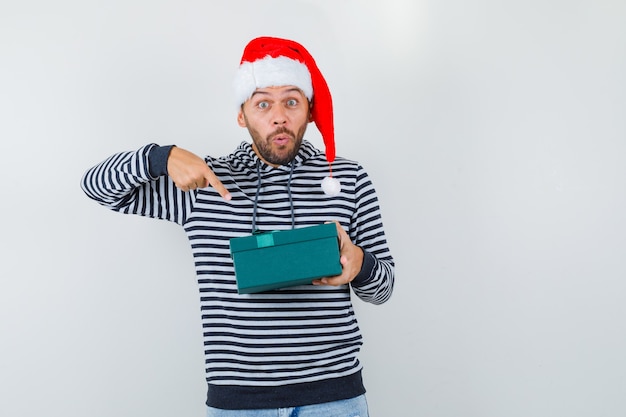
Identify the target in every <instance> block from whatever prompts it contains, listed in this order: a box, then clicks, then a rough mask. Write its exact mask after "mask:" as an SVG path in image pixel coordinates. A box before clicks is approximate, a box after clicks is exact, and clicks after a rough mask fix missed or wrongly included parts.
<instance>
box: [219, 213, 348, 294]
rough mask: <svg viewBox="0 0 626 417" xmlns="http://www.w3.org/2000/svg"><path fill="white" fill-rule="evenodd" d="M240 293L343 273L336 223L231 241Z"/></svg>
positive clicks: (307, 282)
mask: <svg viewBox="0 0 626 417" xmlns="http://www.w3.org/2000/svg"><path fill="white" fill-rule="evenodd" d="M230 254H231V257H232V258H233V263H234V264H235V278H236V280H237V291H238V292H239V294H250V293H257V292H263V291H269V290H274V289H279V288H285V287H291V286H294V285H304V284H310V283H311V281H313V280H314V279H317V278H322V277H328V276H333V275H339V274H341V263H340V262H339V243H338V240H337V226H336V225H335V223H325V224H320V225H318V226H308V227H303V228H300V229H292V230H283V231H274V232H264V233H258V234H253V235H252V236H245V237H237V238H233V239H231V240H230Z"/></svg>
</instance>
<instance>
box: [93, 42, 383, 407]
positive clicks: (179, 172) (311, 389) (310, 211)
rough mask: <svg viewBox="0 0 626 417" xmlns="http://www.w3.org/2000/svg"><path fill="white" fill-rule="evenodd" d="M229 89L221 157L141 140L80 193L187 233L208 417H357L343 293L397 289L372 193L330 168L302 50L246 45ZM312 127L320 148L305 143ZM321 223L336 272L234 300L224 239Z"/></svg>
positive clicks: (328, 103)
mask: <svg viewBox="0 0 626 417" xmlns="http://www.w3.org/2000/svg"><path fill="white" fill-rule="evenodd" d="M234 86H235V92H236V95H237V99H238V105H240V108H239V112H238V115H237V122H238V124H239V125H240V126H242V127H245V128H247V130H248V132H249V133H250V135H251V137H252V143H248V142H242V143H241V144H240V145H239V146H238V147H237V149H236V150H235V151H234V152H233V153H232V154H230V155H228V156H225V157H221V158H214V157H210V156H207V157H206V158H200V157H198V156H196V155H194V154H192V153H191V152H189V151H186V150H184V149H181V148H178V147H176V146H173V145H172V146H158V145H156V144H148V145H145V146H143V147H142V148H140V149H138V150H136V151H130V152H122V153H118V154H115V155H113V156H111V157H109V158H108V159H106V160H104V161H103V162H101V163H100V164H98V165H96V166H94V167H93V168H91V169H89V170H88V171H87V172H86V173H85V175H84V177H83V179H82V187H83V190H84V191H85V193H86V194H87V195H88V196H89V197H90V198H92V199H94V200H96V201H97V202H99V203H100V204H102V205H104V206H107V207H109V208H110V209H112V210H116V211H119V212H122V213H131V214H139V215H143V216H148V217H154V218H159V219H164V220H169V221H173V222H176V223H178V224H179V225H181V226H182V227H183V228H184V230H185V232H186V233H187V236H188V238H189V241H190V243H191V249H192V252H193V255H194V259H195V266H196V274H197V279H198V285H199V290H200V300H201V311H202V325H203V331H204V346H205V362H206V379H207V383H208V394H207V401H206V404H207V406H208V416H233V417H235V416H253V415H254V416H257V415H258V416H265V415H267V416H269V415H272V416H274V415H277V414H276V413H277V411H276V410H277V409H282V410H281V411H280V412H281V413H283V414H280V415H292V414H288V413H291V412H293V413H294V414H293V415H296V414H297V415H298V416H307V415H308V416H325V417H328V416H338V417H343V416H346V417H348V416H351V417H354V416H357V415H358V416H360V417H364V416H367V404H366V401H365V397H364V394H365V388H364V385H363V382H362V378H361V369H362V366H361V363H360V362H359V360H358V353H359V350H360V346H361V344H362V340H361V334H360V331H359V328H358V325H357V321H356V318H355V315H354V311H353V308H352V304H351V301H350V293H351V289H352V291H354V293H355V294H356V295H357V296H358V297H359V298H361V299H362V300H364V301H367V302H371V303H374V304H380V303H383V302H385V301H387V300H388V299H389V297H390V296H391V293H392V290H393V283H394V262H393V258H392V256H391V254H390V251H389V248H388V245H387V242H386V239H385V234H384V231H383V225H382V220H381V216H380V210H379V206H378V200H377V197H376V193H375V190H374V187H373V186H372V183H371V182H370V180H369V177H368V175H367V173H366V172H365V170H364V169H363V168H362V167H361V166H360V165H359V164H358V163H356V162H353V161H350V160H347V159H345V158H337V159H336V160H335V150H334V137H333V117H332V100H331V96H330V92H329V91H328V86H327V84H326V82H325V80H324V78H323V76H322V75H321V73H320V71H319V69H318V68H317V66H316V64H315V62H314V60H313V58H312V57H311V56H310V54H309V53H308V52H307V51H306V49H305V48H304V47H303V46H302V45H300V44H298V43H296V42H293V41H290V40H286V39H278V38H268V37H263V38H257V39H254V40H252V41H251V42H250V43H249V44H248V45H247V46H246V49H245V50H244V54H243V57H242V60H241V65H240V67H239V69H238V71H237V74H236V77H235V83H234ZM311 121H313V122H315V123H316V125H317V127H318V129H319V130H320V132H321V134H322V137H323V140H324V144H325V147H326V152H325V153H322V152H321V151H320V150H318V149H316V148H315V147H314V146H313V145H312V144H311V143H309V142H308V141H306V140H303V137H304V134H305V131H306V127H307V124H308V123H310V122H311ZM327 222H335V223H336V225H337V235H338V243H339V253H340V263H341V271H342V272H341V273H340V274H339V275H335V276H328V277H323V278H318V279H315V280H312V282H311V284H313V285H310V284H309V285H298V286H292V287H288V288H280V289H276V290H271V291H266V292H262V293H252V294H240V293H239V291H238V289H237V282H236V277H235V271H234V266H233V261H232V258H231V253H230V251H229V247H230V245H229V242H230V239H232V238H238V237H242V236H250V235H251V233H252V232H254V231H257V230H259V231H263V232H265V231H279V230H289V229H298V228H303V227H306V226H313V225H319V224H324V223H327ZM272 413H273V414H272Z"/></svg>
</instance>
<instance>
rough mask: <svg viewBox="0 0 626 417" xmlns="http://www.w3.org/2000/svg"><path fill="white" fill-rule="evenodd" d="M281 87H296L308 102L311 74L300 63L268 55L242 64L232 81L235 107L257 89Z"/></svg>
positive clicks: (311, 94) (310, 91)
mask: <svg viewBox="0 0 626 417" xmlns="http://www.w3.org/2000/svg"><path fill="white" fill-rule="evenodd" d="M283 85H293V86H296V87H298V88H299V89H300V90H302V92H303V93H304V95H305V96H306V97H307V98H308V99H309V101H310V100H311V98H312V97H313V85H312V83H311V74H310V73H309V70H308V68H307V67H306V65H304V64H303V63H302V62H299V61H296V60H295V59H291V58H287V57H284V56H279V57H277V58H272V57H271V56H269V55H268V56H266V57H265V58H263V59H259V60H256V61H254V62H242V63H241V65H240V66H239V69H238V70H237V74H236V75H235V80H234V81H233V87H234V89H235V100H236V103H237V106H240V105H241V104H243V103H244V102H245V101H246V100H248V99H249V98H250V97H251V96H252V93H254V92H255V91H256V89H257V88H265V87H279V86H283Z"/></svg>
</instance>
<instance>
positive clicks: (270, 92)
mask: <svg viewBox="0 0 626 417" xmlns="http://www.w3.org/2000/svg"><path fill="white" fill-rule="evenodd" d="M310 121H311V118H310V113H309V101H308V100H307V98H306V96H305V95H304V94H303V93H302V91H301V90H300V89H299V88H297V87H294V86H283V87H267V88H259V89H257V90H256V91H255V92H254V93H253V94H252V97H250V99H248V101H246V102H245V103H244V104H243V106H242V107H241V110H240V111H239V114H238V116H237V123H239V126H241V127H246V128H248V132H250V136H252V142H253V143H252V148H253V149H254V151H255V152H256V153H257V155H258V156H259V157H260V158H261V159H262V160H263V161H265V162H266V163H268V164H269V165H272V166H278V165H287V164H289V163H290V162H291V161H292V160H293V158H295V156H296V155H297V154H298V149H300V144H302V138H303V137H304V132H305V131H306V126H307V124H308V123H309V122H310Z"/></svg>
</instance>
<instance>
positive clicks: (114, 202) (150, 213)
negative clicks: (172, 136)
mask: <svg viewBox="0 0 626 417" xmlns="http://www.w3.org/2000/svg"><path fill="white" fill-rule="evenodd" d="M172 147H173V145H170V146H159V145H157V144H154V143H151V144H147V145H145V146H142V147H141V148H139V149H137V150H135V151H126V152H119V153H116V154H114V155H111V156H110V157H108V158H106V159H105V160H104V161H102V162H100V163H98V164H96V165H94V166H93V167H91V168H89V169H88V170H87V171H86V172H85V174H84V175H83V177H82V179H81V188H82V189H83V191H84V192H85V194H86V195H87V196H88V197H89V198H91V199H92V200H94V201H96V202H98V203H99V204H101V205H103V206H105V207H107V208H109V209H111V210H114V211H118V212H121V213H127V214H138V215H141V216H146V217H153V218H158V219H163V220H169V221H173V222H176V223H179V224H182V223H183V222H184V221H185V219H186V216H187V215H188V210H189V208H190V207H191V206H192V204H191V203H192V199H193V196H194V194H193V193H191V192H187V193H185V192H183V191H181V190H179V189H178V188H176V186H175V185H174V183H173V181H172V180H171V179H170V178H169V177H168V176H167V158H168V156H169V152H170V150H171V149H172Z"/></svg>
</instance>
